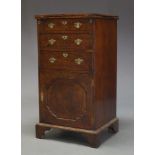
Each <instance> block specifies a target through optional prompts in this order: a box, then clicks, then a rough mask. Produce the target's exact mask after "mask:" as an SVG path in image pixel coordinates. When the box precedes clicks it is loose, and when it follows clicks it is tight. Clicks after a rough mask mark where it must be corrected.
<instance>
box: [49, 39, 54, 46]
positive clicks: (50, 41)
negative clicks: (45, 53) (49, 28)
mask: <svg viewBox="0 0 155 155" xmlns="http://www.w3.org/2000/svg"><path fill="white" fill-rule="evenodd" d="M48 42H49V44H50V45H53V44H54V43H55V42H56V40H54V39H50V40H48Z"/></svg>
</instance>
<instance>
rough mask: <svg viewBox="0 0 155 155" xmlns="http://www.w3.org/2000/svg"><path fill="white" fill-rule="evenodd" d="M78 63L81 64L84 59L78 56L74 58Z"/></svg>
mask: <svg viewBox="0 0 155 155" xmlns="http://www.w3.org/2000/svg"><path fill="white" fill-rule="evenodd" d="M74 61H75V63H76V64H78V65H80V64H81V63H82V62H83V61H84V60H83V59H81V58H77V59H75V60H74Z"/></svg>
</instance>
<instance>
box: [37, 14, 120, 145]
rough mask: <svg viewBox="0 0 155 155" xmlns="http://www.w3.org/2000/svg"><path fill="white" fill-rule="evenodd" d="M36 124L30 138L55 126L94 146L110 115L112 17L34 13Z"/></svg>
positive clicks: (114, 124) (113, 120) (110, 123)
mask: <svg viewBox="0 0 155 155" xmlns="http://www.w3.org/2000/svg"><path fill="white" fill-rule="evenodd" d="M36 19H37V29H38V53H39V54H38V55H39V57H38V61H39V114H40V115H39V116H40V118H39V123H38V124H36V137H37V138H43V137H42V136H43V135H44V132H45V130H49V129H51V128H58V129H62V130H68V131H73V132H78V133H81V134H82V135H83V136H84V137H85V139H86V140H87V141H88V143H89V144H90V146H92V147H98V146H99V144H100V143H101V142H102V136H101V135H102V134H103V131H105V130H107V129H108V130H107V131H112V132H114V133H115V132H117V131H118V119H117V117H116V73H117V19H118V17H116V16H107V15H101V14H82V15H81V14H72V15H71V14H58V15H57V14H56V15H37V16H36Z"/></svg>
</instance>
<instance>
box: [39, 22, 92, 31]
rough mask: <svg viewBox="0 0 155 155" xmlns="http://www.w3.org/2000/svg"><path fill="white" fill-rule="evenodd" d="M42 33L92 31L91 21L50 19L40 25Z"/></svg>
mask: <svg viewBox="0 0 155 155" xmlns="http://www.w3.org/2000/svg"><path fill="white" fill-rule="evenodd" d="M38 25H39V26H38V27H39V32H40V33H50V32H55V31H87V32H89V33H90V32H91V31H92V27H93V26H92V25H93V24H92V20H91V19H48V20H42V21H39V23H38Z"/></svg>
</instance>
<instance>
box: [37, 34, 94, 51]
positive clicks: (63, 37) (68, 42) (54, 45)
mask: <svg viewBox="0 0 155 155" xmlns="http://www.w3.org/2000/svg"><path fill="white" fill-rule="evenodd" d="M39 40H40V48H41V49H44V50H55V49H92V46H93V39H92V35H91V34H66V33H63V34H42V35H40V39H39Z"/></svg>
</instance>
